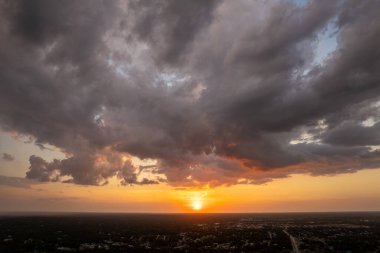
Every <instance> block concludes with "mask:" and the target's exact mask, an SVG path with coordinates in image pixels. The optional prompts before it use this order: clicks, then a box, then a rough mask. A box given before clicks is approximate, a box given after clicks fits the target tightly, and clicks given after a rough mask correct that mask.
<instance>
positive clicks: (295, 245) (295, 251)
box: [282, 229, 301, 253]
mask: <svg viewBox="0 0 380 253" xmlns="http://www.w3.org/2000/svg"><path fill="white" fill-rule="evenodd" d="M282 231H283V232H284V233H285V234H286V235H287V236H289V239H290V242H291V243H292V248H293V253H300V252H301V251H300V250H299V248H298V241H297V239H296V238H294V236H292V235H291V234H289V233H288V231H286V229H284V230H282Z"/></svg>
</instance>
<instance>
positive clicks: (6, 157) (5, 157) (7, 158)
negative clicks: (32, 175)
mask: <svg viewBox="0 0 380 253" xmlns="http://www.w3.org/2000/svg"><path fill="white" fill-rule="evenodd" d="M1 159H3V160H4V161H7V162H11V161H13V160H14V159H15V157H14V156H13V155H11V154H8V153H3V155H2V156H1Z"/></svg>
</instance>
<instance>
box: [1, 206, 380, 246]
mask: <svg viewBox="0 0 380 253" xmlns="http://www.w3.org/2000/svg"><path fill="white" fill-rule="evenodd" d="M0 238H1V243H0V252H2V253H8V252H9V253H11V252H380V213H379V212H366V213H278V214H277V213H276V214H95V213H94V214H79V213H70V214H6V215H3V216H1V218H0Z"/></svg>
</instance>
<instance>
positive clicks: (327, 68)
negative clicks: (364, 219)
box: [0, 0, 380, 213]
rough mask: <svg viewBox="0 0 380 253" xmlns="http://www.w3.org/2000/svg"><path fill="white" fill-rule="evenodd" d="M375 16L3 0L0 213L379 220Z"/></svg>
mask: <svg viewBox="0 0 380 253" xmlns="http://www.w3.org/2000/svg"><path fill="white" fill-rule="evenodd" d="M379 9H380V2H377V1H371V0H362V1H356V0H336V1H331V0H310V1H307V0H236V1H227V0H225V1H222V0H207V1H204V0H193V1H185V0H157V1H147V0H107V1H101V0H93V1H89V0H83V1H74V0H68V1H65V2H64V3H62V2H60V1H55V0H53V1H51V0H30V1H7V0H0V45H1V46H0V203H2V204H1V205H0V212H12V211H48V212H49V211H69V212H169V213H177V212H297V211H300V212H307V211H379V210H380V186H379V184H378V181H379V179H380V169H379V168H380V101H379V97H380V48H379V47H378V45H379V44H380V16H379V15H378V11H377V10H379Z"/></svg>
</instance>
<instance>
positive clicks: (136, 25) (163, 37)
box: [128, 0, 221, 64]
mask: <svg viewBox="0 0 380 253" xmlns="http://www.w3.org/2000/svg"><path fill="white" fill-rule="evenodd" d="M220 2H221V1H220V0H207V1H203V0H194V1H186V0H179V1H173V0H171V1H147V0H131V1H128V8H129V12H128V13H133V14H132V15H133V16H134V21H133V28H132V29H133V32H135V33H134V34H135V35H136V36H137V37H138V38H140V39H142V40H143V41H146V42H147V43H149V44H151V45H152V46H153V48H154V51H155V55H156V57H157V60H158V64H160V63H168V64H176V63H178V62H179V61H180V60H181V59H182V57H183V55H184V53H185V52H186V51H187V50H189V48H188V47H189V46H191V44H192V42H193V40H194V39H195V38H196V35H197V34H198V33H199V32H200V31H201V30H202V29H204V28H206V27H207V25H208V24H209V23H210V22H211V20H212V17H213V11H214V9H215V7H216V6H217V4H218V3H220Z"/></svg>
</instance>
